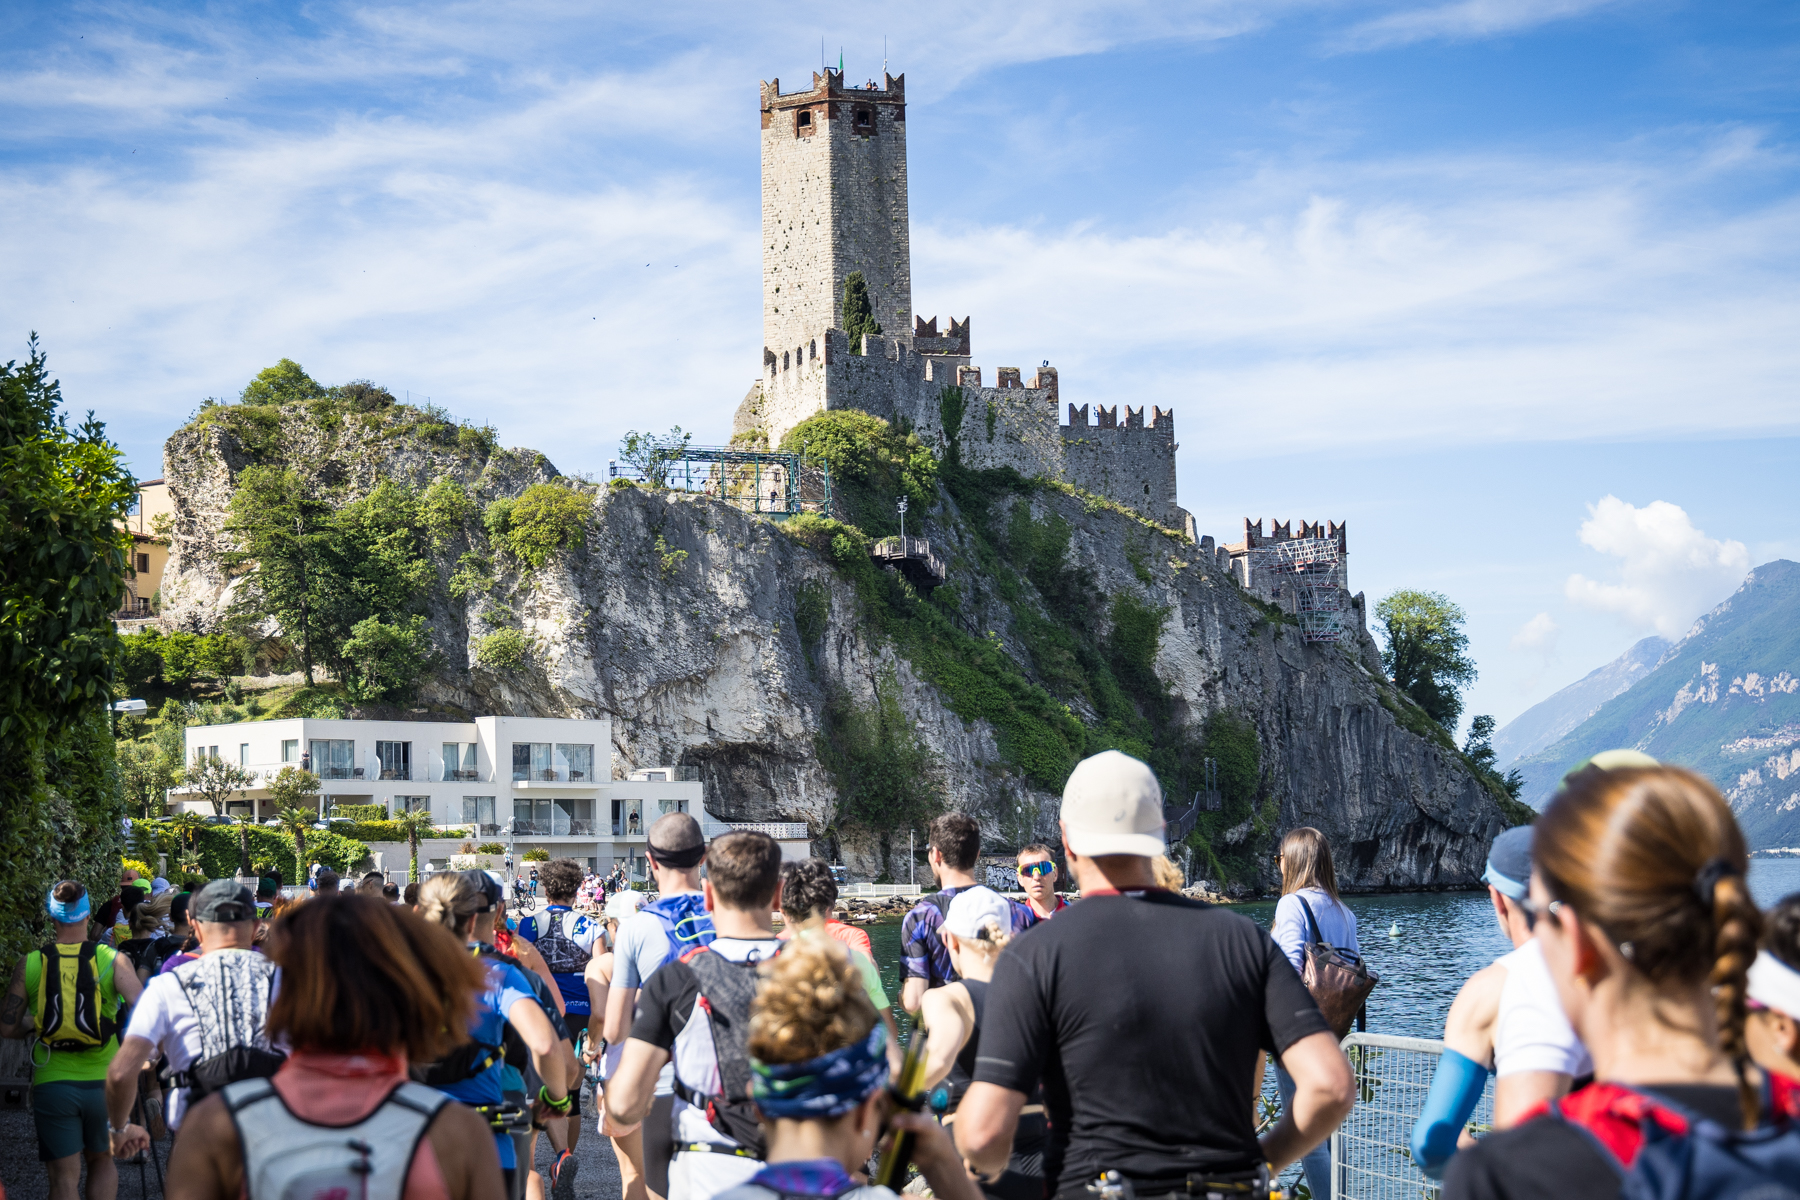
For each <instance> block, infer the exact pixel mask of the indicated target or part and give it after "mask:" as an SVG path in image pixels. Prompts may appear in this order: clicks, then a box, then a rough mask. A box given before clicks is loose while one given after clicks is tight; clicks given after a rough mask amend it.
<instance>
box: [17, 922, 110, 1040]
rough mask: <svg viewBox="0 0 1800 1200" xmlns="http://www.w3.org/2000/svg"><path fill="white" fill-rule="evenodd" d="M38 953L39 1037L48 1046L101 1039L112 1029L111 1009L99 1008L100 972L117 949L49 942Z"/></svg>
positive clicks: (107, 1037) (86, 943)
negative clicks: (106, 1010) (104, 1010)
mask: <svg viewBox="0 0 1800 1200" xmlns="http://www.w3.org/2000/svg"><path fill="white" fill-rule="evenodd" d="M102 949H105V950H106V957H105V958H101V957H100V951H101V950H102ZM64 951H73V952H74V953H72V954H70V953H64ZM38 954H39V955H40V956H41V958H42V964H41V965H40V967H39V968H38V982H37V1010H38V1040H39V1041H41V1042H43V1043H44V1044H45V1045H46V1046H49V1047H50V1048H51V1049H52V1050H91V1049H93V1048H94V1047H96V1046H104V1045H106V1043H107V1042H109V1041H111V1040H112V1037H113V1034H114V1033H115V1032H116V1029H115V1027H114V1025H113V1019H112V1018H113V1014H111V1013H103V1012H101V1011H100V972H101V971H102V970H104V969H105V968H107V967H109V966H111V965H112V963H113V960H114V956H115V955H116V954H117V951H115V950H113V949H111V948H110V947H102V946H100V945H99V944H98V943H95V942H82V943H81V944H80V945H73V944H70V943H67V942H51V943H50V944H48V945H47V946H45V947H44V948H43V949H42V950H39V951H38Z"/></svg>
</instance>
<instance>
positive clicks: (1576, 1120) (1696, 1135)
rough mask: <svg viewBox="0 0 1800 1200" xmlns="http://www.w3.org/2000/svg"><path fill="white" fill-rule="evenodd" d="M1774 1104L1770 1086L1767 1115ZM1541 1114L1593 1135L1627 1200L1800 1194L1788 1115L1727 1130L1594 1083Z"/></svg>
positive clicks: (1796, 1137)
mask: <svg viewBox="0 0 1800 1200" xmlns="http://www.w3.org/2000/svg"><path fill="white" fill-rule="evenodd" d="M1771 1098H1772V1097H1771V1090H1770V1088H1769V1086H1768V1085H1765V1087H1764V1090H1763V1099H1764V1108H1765V1112H1767V1110H1768V1108H1769V1101H1770V1099H1771ZM1536 1112H1537V1113H1539V1114H1541V1113H1545V1112H1547V1113H1548V1114H1549V1115H1550V1117H1551V1118H1552V1119H1555V1120H1561V1121H1564V1122H1567V1123H1568V1124H1569V1125H1571V1126H1573V1127H1575V1128H1576V1129H1579V1130H1581V1131H1582V1132H1583V1133H1584V1134H1586V1135H1587V1137H1588V1138H1589V1139H1590V1140H1591V1141H1592V1142H1593V1144H1594V1145H1595V1146H1596V1147H1597V1148H1598V1149H1599V1150H1600V1151H1601V1152H1602V1155H1603V1157H1604V1158H1605V1159H1606V1161H1607V1162H1608V1163H1610V1164H1612V1166H1613V1168H1614V1170H1616V1171H1617V1172H1618V1174H1619V1179H1620V1181H1621V1188H1620V1194H1621V1195H1622V1196H1624V1197H1626V1200H1732V1198H1736V1197H1750V1196H1756V1197H1767V1198H1768V1200H1780V1198H1782V1197H1787V1196H1796V1195H1800V1188H1796V1186H1795V1181H1796V1180H1800V1123H1797V1122H1795V1121H1793V1120H1791V1119H1787V1118H1785V1117H1783V1116H1779V1115H1778V1116H1776V1117H1775V1118H1774V1120H1773V1122H1772V1123H1766V1124H1763V1125H1760V1126H1758V1127H1757V1128H1755V1129H1751V1130H1739V1129H1727V1128H1725V1127H1724V1126H1723V1125H1720V1124H1719V1123H1718V1122H1716V1121H1713V1120H1709V1119H1708V1118H1706V1117H1703V1116H1701V1115H1700V1114H1698V1113H1695V1112H1692V1111H1690V1110H1689V1109H1687V1108H1684V1107H1682V1106H1680V1105H1677V1104H1673V1103H1671V1102H1670V1101H1668V1100H1664V1099H1662V1098H1661V1097H1657V1096H1652V1095H1649V1094H1648V1093H1645V1092H1641V1091H1638V1090H1637V1089H1636V1088H1630V1087H1626V1086H1625V1085H1623V1084H1619V1083H1592V1084H1589V1085H1588V1086H1587V1087H1585V1088H1582V1089H1581V1090H1580V1091H1578V1092H1572V1093H1570V1094H1569V1095H1567V1096H1564V1097H1562V1098H1561V1099H1560V1100H1558V1101H1556V1102H1555V1103H1554V1104H1549V1105H1543V1106H1540V1107H1539V1108H1538V1109H1537V1110H1536ZM1533 1115H1535V1114H1533Z"/></svg>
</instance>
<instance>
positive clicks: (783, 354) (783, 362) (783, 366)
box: [781, 350, 788, 371]
mask: <svg viewBox="0 0 1800 1200" xmlns="http://www.w3.org/2000/svg"><path fill="white" fill-rule="evenodd" d="M781 369H782V370H784V371H785V370H787V369H788V353H787V351H786V350H783V351H782V352H781Z"/></svg>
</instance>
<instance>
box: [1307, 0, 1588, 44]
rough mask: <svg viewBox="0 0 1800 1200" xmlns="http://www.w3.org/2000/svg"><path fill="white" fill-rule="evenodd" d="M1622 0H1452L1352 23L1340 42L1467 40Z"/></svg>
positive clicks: (1402, 42)
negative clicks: (1449, 2)
mask: <svg viewBox="0 0 1800 1200" xmlns="http://www.w3.org/2000/svg"><path fill="white" fill-rule="evenodd" d="M1620 3H1621V0H1456V3H1452V4H1434V5H1431V6H1430V7H1427V8H1409V9H1404V10H1402V11H1400V12H1394V13H1388V14H1387V15H1386V16H1381V17H1376V18H1375V19H1374V20H1372V21H1364V22H1361V23H1360V24H1357V25H1354V26H1352V27H1351V28H1350V29H1349V30H1348V31H1347V32H1346V33H1345V34H1344V35H1343V36H1342V38H1340V39H1339V43H1338V44H1339V46H1340V47H1341V48H1344V49H1350V50H1372V49H1376V48H1378V47H1382V46H1401V45H1406V44H1409V43H1412V42H1423V41H1430V40H1435V39H1440V38H1441V39H1444V40H1448V41H1468V40H1472V39H1475V38H1484V37H1493V36H1495V35H1498V34H1507V33H1518V32H1520V31H1522V30H1525V29H1530V28H1533V27H1534V26H1538V25H1544V24H1548V23H1550V22H1552V21H1563V20H1567V19H1569V18H1570V17H1578V16H1582V15H1584V14H1586V13H1590V12H1593V11H1595V10H1596V9H1602V8H1612V7H1616V6H1617V5H1618V4H1620Z"/></svg>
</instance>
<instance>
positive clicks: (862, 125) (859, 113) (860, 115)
mask: <svg viewBox="0 0 1800 1200" xmlns="http://www.w3.org/2000/svg"><path fill="white" fill-rule="evenodd" d="M850 123H851V125H852V127H853V128H854V129H855V131H856V132H857V133H861V134H873V133H874V132H875V110H874V109H872V108H870V107H869V106H868V105H866V104H859V105H857V106H856V113H855V115H854V116H853V117H851V119H850Z"/></svg>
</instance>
